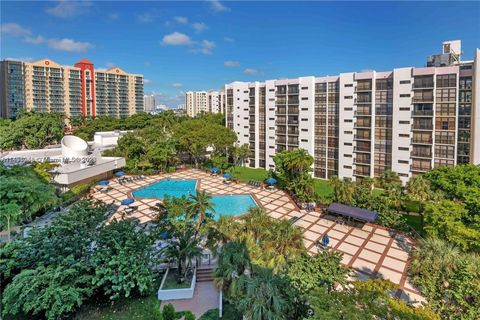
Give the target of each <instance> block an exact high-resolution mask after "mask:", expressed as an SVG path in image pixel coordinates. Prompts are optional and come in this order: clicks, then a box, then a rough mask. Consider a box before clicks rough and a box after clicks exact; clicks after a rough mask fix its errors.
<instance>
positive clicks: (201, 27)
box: [192, 22, 208, 33]
mask: <svg viewBox="0 0 480 320" xmlns="http://www.w3.org/2000/svg"><path fill="white" fill-rule="evenodd" d="M192 27H193V29H195V32H196V33H200V32H202V31H205V30H206V29H208V27H207V25H206V24H205V23H203V22H195V23H192Z"/></svg>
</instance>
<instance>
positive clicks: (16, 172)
mask: <svg viewBox="0 0 480 320" xmlns="http://www.w3.org/2000/svg"><path fill="white" fill-rule="evenodd" d="M0 180H1V181H2V183H0V205H7V204H16V205H18V206H19V207H20V210H21V212H22V216H21V219H20V220H21V221H23V220H27V221H29V220H31V218H32V216H33V215H34V214H36V213H37V212H38V211H41V210H46V209H49V208H51V207H53V206H55V205H56V204H58V203H59V200H60V199H59V197H58V196H57V193H56V190H55V187H54V186H53V185H51V184H49V183H48V182H46V181H45V180H44V178H43V177H41V176H39V175H38V174H37V173H36V172H35V170H34V169H33V168H32V167H29V166H13V167H10V168H6V167H5V166H4V165H3V164H1V163H0Z"/></svg>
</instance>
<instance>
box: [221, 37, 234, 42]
mask: <svg viewBox="0 0 480 320" xmlns="http://www.w3.org/2000/svg"><path fill="white" fill-rule="evenodd" d="M223 41H225V42H235V39H233V38H230V37H225V38H223Z"/></svg>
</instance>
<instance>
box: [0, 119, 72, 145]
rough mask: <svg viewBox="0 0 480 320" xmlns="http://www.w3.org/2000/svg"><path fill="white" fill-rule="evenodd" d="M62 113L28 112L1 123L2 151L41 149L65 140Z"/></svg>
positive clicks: (0, 138)
mask: <svg viewBox="0 0 480 320" xmlns="http://www.w3.org/2000/svg"><path fill="white" fill-rule="evenodd" d="M63 132H64V116H63V114H61V113H53V112H52V113H37V112H28V113H24V114H21V115H20V116H19V117H18V118H17V119H16V120H7V121H0V149H40V148H43V147H44V146H46V145H49V144H56V143H59V142H60V140H61V139H62V138H63Z"/></svg>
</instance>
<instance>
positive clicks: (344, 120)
mask: <svg viewBox="0 0 480 320" xmlns="http://www.w3.org/2000/svg"><path fill="white" fill-rule="evenodd" d="M352 121H353V120H352V119H343V122H352Z"/></svg>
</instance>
